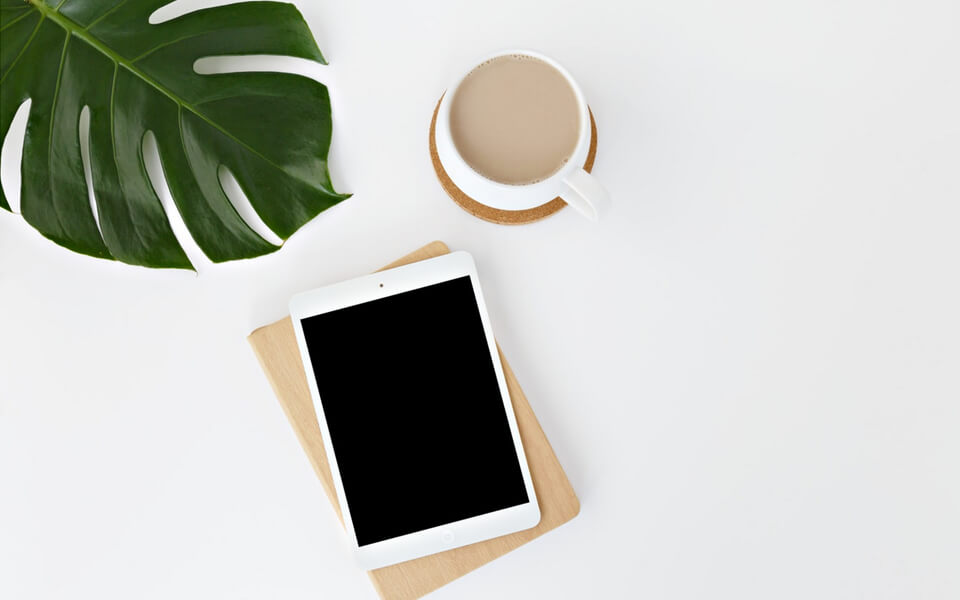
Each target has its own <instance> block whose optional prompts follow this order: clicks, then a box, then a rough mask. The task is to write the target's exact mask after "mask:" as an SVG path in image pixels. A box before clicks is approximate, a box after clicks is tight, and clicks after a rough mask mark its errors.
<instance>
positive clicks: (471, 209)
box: [430, 97, 597, 225]
mask: <svg viewBox="0 0 960 600" xmlns="http://www.w3.org/2000/svg"><path fill="white" fill-rule="evenodd" d="M440 100H443V98H442V97H441V98H440ZM439 110H440V102H439V101H438V102H437V107H436V108H435V109H433V118H432V119H431V120H430V160H431V162H433V170H434V171H436V173H437V179H439V180H440V185H441V186H443V189H444V191H446V192H447V195H448V196H450V198H451V199H453V201H454V202H456V203H457V204H458V205H460V208H462V209H463V210H465V211H467V212H468V213H470V214H471V215H473V216H475V217H479V218H481V219H483V220H484V221H490V222H491V223H498V224H500V225H523V224H525V223H533V222H534V221H539V220H540V219H545V218H546V217H549V216H550V215H552V214H553V213H555V212H557V211H558V210H560V209H561V208H563V207H564V206H566V205H567V203H566V202H564V201H563V198H561V197H559V196H557V197H556V198H554V199H553V200H550V201H549V202H547V203H546V204H541V205H540V206H535V207H533V208H528V209H525V210H502V209H499V208H493V207H492V206H487V205H486V204H483V203H482V202H477V201H476V200H474V199H473V198H471V197H470V196H468V195H466V194H465V193H463V190H461V189H460V188H458V187H457V186H456V184H455V183H453V180H452V179H450V176H449V175H447V172H446V171H445V170H444V168H443V165H442V164H440V156H439V154H437V142H436V139H435V137H434V136H435V135H436V129H437V111H439ZM587 110H588V112H589V113H590V149H589V150H588V151H587V160H586V161H585V162H584V163H583V169H584V170H585V171H586V172H587V173H589V172H590V171H592V170H593V159H594V158H596V156H597V122H596V121H595V120H594V119H593V111H592V110H590V109H587Z"/></svg>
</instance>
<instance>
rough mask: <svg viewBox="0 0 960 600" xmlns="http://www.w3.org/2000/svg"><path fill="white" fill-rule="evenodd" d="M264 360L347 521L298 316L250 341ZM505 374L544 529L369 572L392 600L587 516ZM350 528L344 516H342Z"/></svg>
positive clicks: (428, 249) (423, 254) (417, 255)
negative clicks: (297, 330)
mask: <svg viewBox="0 0 960 600" xmlns="http://www.w3.org/2000/svg"><path fill="white" fill-rule="evenodd" d="M449 251H450V250H449V248H447V246H446V244H444V243H443V242H432V243H430V244H427V245H426V246H424V247H423V248H420V249H419V250H417V251H415V252H413V253H411V254H408V255H407V256H404V257H403V258H401V259H400V260H397V261H396V262H393V263H391V264H389V265H387V266H386V267H384V269H390V268H393V267H399V266H400V265H404V264H408V263H412V262H417V261H420V260H424V259H427V258H433V257H435V256H440V255H441V254H446V253H448V252H449ZM247 339H248V341H249V342H250V345H251V346H253V351H254V353H256V355H257V358H258V359H259V361H260V365H261V366H262V367H263V370H264V372H265V373H266V375H267V379H269V380H270V385H271V386H273V391H274V392H275V393H276V395H277V398H278V399H279V400H280V405H281V406H282V407H283V410H284V412H286V414H287V418H288V419H289V420H290V424H291V425H292V426H293V430H294V432H295V433H296V434H297V438H298V439H299V440H300V444H301V445H303V449H304V450H305V451H306V453H307V456H308V457H309V458H310V463H311V464H312V465H313V469H314V471H316V473H317V476H318V477H319V478H320V483H321V484H323V489H324V491H325V492H326V493H327V497H328V498H329V499H330V503H331V504H332V505H333V509H334V510H335V511H336V512H337V516H338V517H340V516H341V515H340V506H339V504H337V495H336V491H335V490H334V487H333V479H332V478H331V476H330V464H329V463H328V462H327V456H326V453H325V452H324V449H323V439H322V438H321V437H320V425H319V424H318V423H317V414H316V412H314V409H313V401H312V400H311V398H310V391H309V389H308V388H307V378H306V373H305V372H304V370H303V364H302V362H301V361H300V352H299V350H298V349H297V342H296V338H295V337H294V333H293V323H292V322H291V321H290V317H287V318H285V319H281V320H280V321H277V322H276V323H273V324H271V325H266V326H264V327H261V328H260V329H257V330H256V331H254V332H253V333H251V334H250V336H249V337H248V338H247ZM500 359H501V360H502V361H503V371H504V375H505V376H506V378H507V386H508V388H509V390H510V397H511V399H512V400H513V408H514V412H515V413H516V416H517V425H518V426H519V429H520V437H521V439H522V440H523V447H524V449H525V450H526V453H527V461H528V462H529V465H530V473H531V475H532V476H533V486H534V489H536V492H537V498H538V500H539V502H540V512H541V519H540V524H539V525H537V526H536V527H534V528H533V529H528V530H526V531H520V532H517V533H512V534H510V535H505V536H502V537H499V538H495V539H492V540H487V541H485V542H479V543H477V544H471V545H469V546H464V547H462V548H454V549H452V550H447V551H446V552H441V553H439V554H433V555H431V556H424V557H422V558H417V559H414V560H411V561H407V562H405V563H400V564H397V565H391V566H389V567H383V568H381V569H375V570H373V571H369V575H370V579H371V581H373V585H374V587H375V588H376V590H377V593H379V594H380V597H381V598H383V599H384V600H413V599H414V598H420V597H421V596H423V595H424V594H427V593H429V592H431V591H433V590H435V589H437V588H438V587H440V586H442V585H444V584H447V583H449V582H451V581H453V580H454V579H456V578H457V577H460V576H462V575H464V574H466V573H469V572H470V571H472V570H474V569H476V568H477V567H479V566H481V565H483V564H485V563H488V562H490V561H491V560H493V559H495V558H497V557H500V556H503V555H504V554H506V553H507V552H510V551H511V550H513V549H514V548H517V547H518V546H521V545H523V544H526V543H527V542H529V541H530V540H532V539H534V538H537V537H539V536H541V535H543V534H544V533H546V532H548V531H550V530H551V529H554V528H555V527H557V526H559V525H562V524H563V523H566V522H567V521H569V520H570V519H572V518H573V517H575V516H576V515H577V513H578V512H580V502H579V501H578V500H577V496H576V494H575V493H574V491H573V488H572V487H571V486H570V482H569V481H568V480H567V475H566V473H564V471H563V467H561V466H560V463H559V462H558V461H557V457H556V455H554V453H553V448H551V447H550V442H548V441H547V437H546V436H545V435H544V433H543V430H542V429H541V428H540V423H538V422H537V417H536V416H535V415H534V414H533V410H532V409H531V408H530V404H529V403H528V402H527V399H526V397H525V396H524V395H523V390H521V389H520V384H519V383H517V378H516V376H515V375H514V374H513V371H512V370H511V369H510V365H508V364H507V361H506V359H505V358H503V353H501V354H500ZM341 521H342V517H341Z"/></svg>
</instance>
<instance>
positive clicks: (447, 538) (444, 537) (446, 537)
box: [440, 529, 454, 544]
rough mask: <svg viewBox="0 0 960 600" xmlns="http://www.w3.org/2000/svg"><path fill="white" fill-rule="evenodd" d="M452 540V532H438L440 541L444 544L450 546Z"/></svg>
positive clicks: (447, 530) (445, 530) (446, 530)
mask: <svg viewBox="0 0 960 600" xmlns="http://www.w3.org/2000/svg"><path fill="white" fill-rule="evenodd" d="M453 540H454V536H453V531H451V530H449V529H444V530H443V531H441V532H440V541H441V542H443V543H444V544H452V543H453Z"/></svg>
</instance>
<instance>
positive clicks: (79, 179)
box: [0, 0, 347, 268]
mask: <svg viewBox="0 0 960 600" xmlns="http://www.w3.org/2000/svg"><path fill="white" fill-rule="evenodd" d="M171 1H172V0H46V2H44V0H28V1H27V0H0V42H2V43H0V141H2V139H4V138H5V137H6V135H7V131H8V130H9V127H10V122H11V121H12V120H13V117H14V115H15V113H16V112H17V109H18V108H19V107H20V105H22V104H23V103H24V102H25V101H26V100H27V99H28V98H29V99H30V100H31V105H30V114H29V118H28V120H27V133H26V137H25V139H24V144H23V157H22V169H21V175H22V184H21V185H22V187H21V190H20V212H21V214H22V216H23V218H24V219H26V220H27V222H28V223H30V225H32V226H33V227H34V228H36V229H37V230H38V231H39V232H40V233H41V234H43V235H44V236H46V237H47V238H49V239H51V240H53V241H54V242H56V243H58V244H60V245H62V246H65V247H67V248H69V249H71V250H74V251H76V252H82V253H84V254H89V255H91V256H98V257H102V258H113V259H117V260H121V261H123V262H126V263H131V264H136V265H145V266H150V267H175V268H191V266H192V265H191V264H190V261H189V260H188V259H187V256H186V254H185V253H184V251H183V249H182V248H181V247H180V244H179V243H178V242H177V239H176V237H175V236H174V234H173V231H172V230H171V228H170V223H169V221H168V220H167V216H166V213H165V212H164V209H163V207H162V205H161V203H160V200H159V199H158V197H157V194H156V192H155V191H154V189H153V186H152V184H151V182H150V179H149V177H148V175H147V170H146V168H145V163H144V157H143V139H144V136H145V135H146V133H147V132H148V131H152V132H153V135H154V136H155V138H156V144H157V150H158V152H159V155H160V163H161V165H162V167H163V173H164V176H165V178H166V180H167V185H168V187H169V188H170V192H171V194H172V195H173V199H174V202H175V204H176V207H177V210H178V211H179V212H180V215H181V216H182V218H183V221H184V223H185V224H186V226H187V229H188V230H189V231H190V234H191V235H192V236H193V239H194V240H195V241H196V242H197V244H198V245H199V246H200V248H201V249H202V250H203V251H204V253H205V254H206V255H207V256H208V257H209V258H210V259H211V260H213V261H215V262H221V261H226V260H232V259H237V258H248V257H253V256H259V255H262V254H266V253H268V252H273V251H274V250H276V249H277V248H278V247H277V246H275V245H274V244H271V243H269V242H267V241H266V240H264V239H263V238H262V237H261V236H259V235H258V234H257V233H256V232H255V231H254V230H253V229H251V228H250V227H249V226H248V225H247V223H246V222H245V221H244V220H243V219H242V218H241V217H240V215H239V214H238V213H237V211H236V209H235V208H234V206H233V204H231V202H230V200H229V198H228V197H227V196H226V195H225V194H224V191H223V189H222V187H221V184H220V179H219V177H218V170H219V169H220V167H221V166H222V167H225V168H226V169H228V170H229V171H230V172H231V173H232V174H233V175H234V177H235V178H236V180H237V182H238V183H239V184H240V187H241V188H242V189H243V191H244V193H245V194H246V196H247V198H248V199H249V200H250V203H251V205H252V206H253V209H254V210H255V211H256V213H257V214H258V215H259V216H260V218H261V219H262V220H263V222H264V223H265V224H266V225H267V226H268V227H269V228H270V229H271V230H273V231H274V232H275V233H276V234H277V235H278V236H279V237H281V238H283V239H286V238H288V237H289V236H290V235H291V234H293V233H294V232H295V231H296V230H297V229H299V228H300V227H301V226H302V225H303V224H304V223H306V222H307V221H309V220H310V219H312V218H313V217H314V216H316V215H317V214H318V213H320V212H321V211H323V210H325V209H327V208H329V207H330V206H332V205H334V204H336V203H338V202H340V201H341V200H343V199H344V198H346V197H347V196H346V195H344V194H338V193H336V192H335V191H334V189H333V187H332V185H331V183H330V175H329V172H328V170H327V151H328V149H329V147H330V133H331V122H330V99H329V96H328V94H327V89H326V88H325V87H324V86H323V85H321V84H320V83H318V82H316V81H314V80H312V79H309V78H306V77H301V76H298V75H292V74H287V73H271V72H256V73H251V72H245V73H221V74H212V75H200V74H198V73H197V72H196V71H195V70H194V63H195V62H196V61H197V59H199V58H202V57H206V56H216V55H237V54H276V55H286V56H294V57H299V58H306V59H311V60H314V61H317V62H321V63H322V62H324V59H323V56H322V55H321V54H320V50H319V49H318V48H317V45H316V42H315V41H314V39H313V36H312V35H311V33H310V29H309V28H308V27H307V24H306V23H305V22H304V20H303V17H302V16H301V15H300V13H299V12H298V11H297V9H296V8H294V7H293V6H292V5H289V4H281V3H278V2H243V3H240V4H232V5H227V6H220V7H215V8H209V9H205V10H198V11H196V12H192V13H188V14H186V15H183V16H181V17H178V18H175V19H172V20H169V21H166V22H163V23H159V24H151V23H150V22H149V18H150V15H151V14H152V13H154V12H155V11H156V10H157V9H158V8H160V7H161V6H164V5H166V4H169V3H170V2H171ZM84 107H88V108H89V111H90V132H89V161H90V169H91V173H92V179H93V181H92V184H93V190H94V200H95V204H96V209H95V210H96V217H97V218H95V215H94V213H93V209H91V203H90V200H89V197H88V193H87V183H86V178H85V176H84V166H83V159H82V154H81V147H80V133H79V132H80V129H79V122H80V115H81V112H82V111H83V109H84ZM0 207H2V208H4V209H6V210H10V204H9V203H8V201H7V198H6V195H5V194H4V193H3V192H2V190H0Z"/></svg>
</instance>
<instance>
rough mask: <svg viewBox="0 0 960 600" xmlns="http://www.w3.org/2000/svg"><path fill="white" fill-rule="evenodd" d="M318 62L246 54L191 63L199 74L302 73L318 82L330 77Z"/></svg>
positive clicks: (213, 57)
mask: <svg viewBox="0 0 960 600" xmlns="http://www.w3.org/2000/svg"><path fill="white" fill-rule="evenodd" d="M324 67H325V66H324V65H321V64H320V63H318V62H315V61H312V60H309V59H306V58H298V57H296V56H276V55H273V54H248V55H244V56H204V57H202V58H198V59H197V60H195V61H194V63H193V70H194V71H195V72H196V73H198V74H199V75H216V74H220V73H243V72H270V71H275V72H277V73H293V74H295V75H303V76H305V77H310V78H311V79H315V80H317V81H320V82H322V83H323V82H325V79H329V78H330V74H331V71H330V70H329V69H326V68H324Z"/></svg>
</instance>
